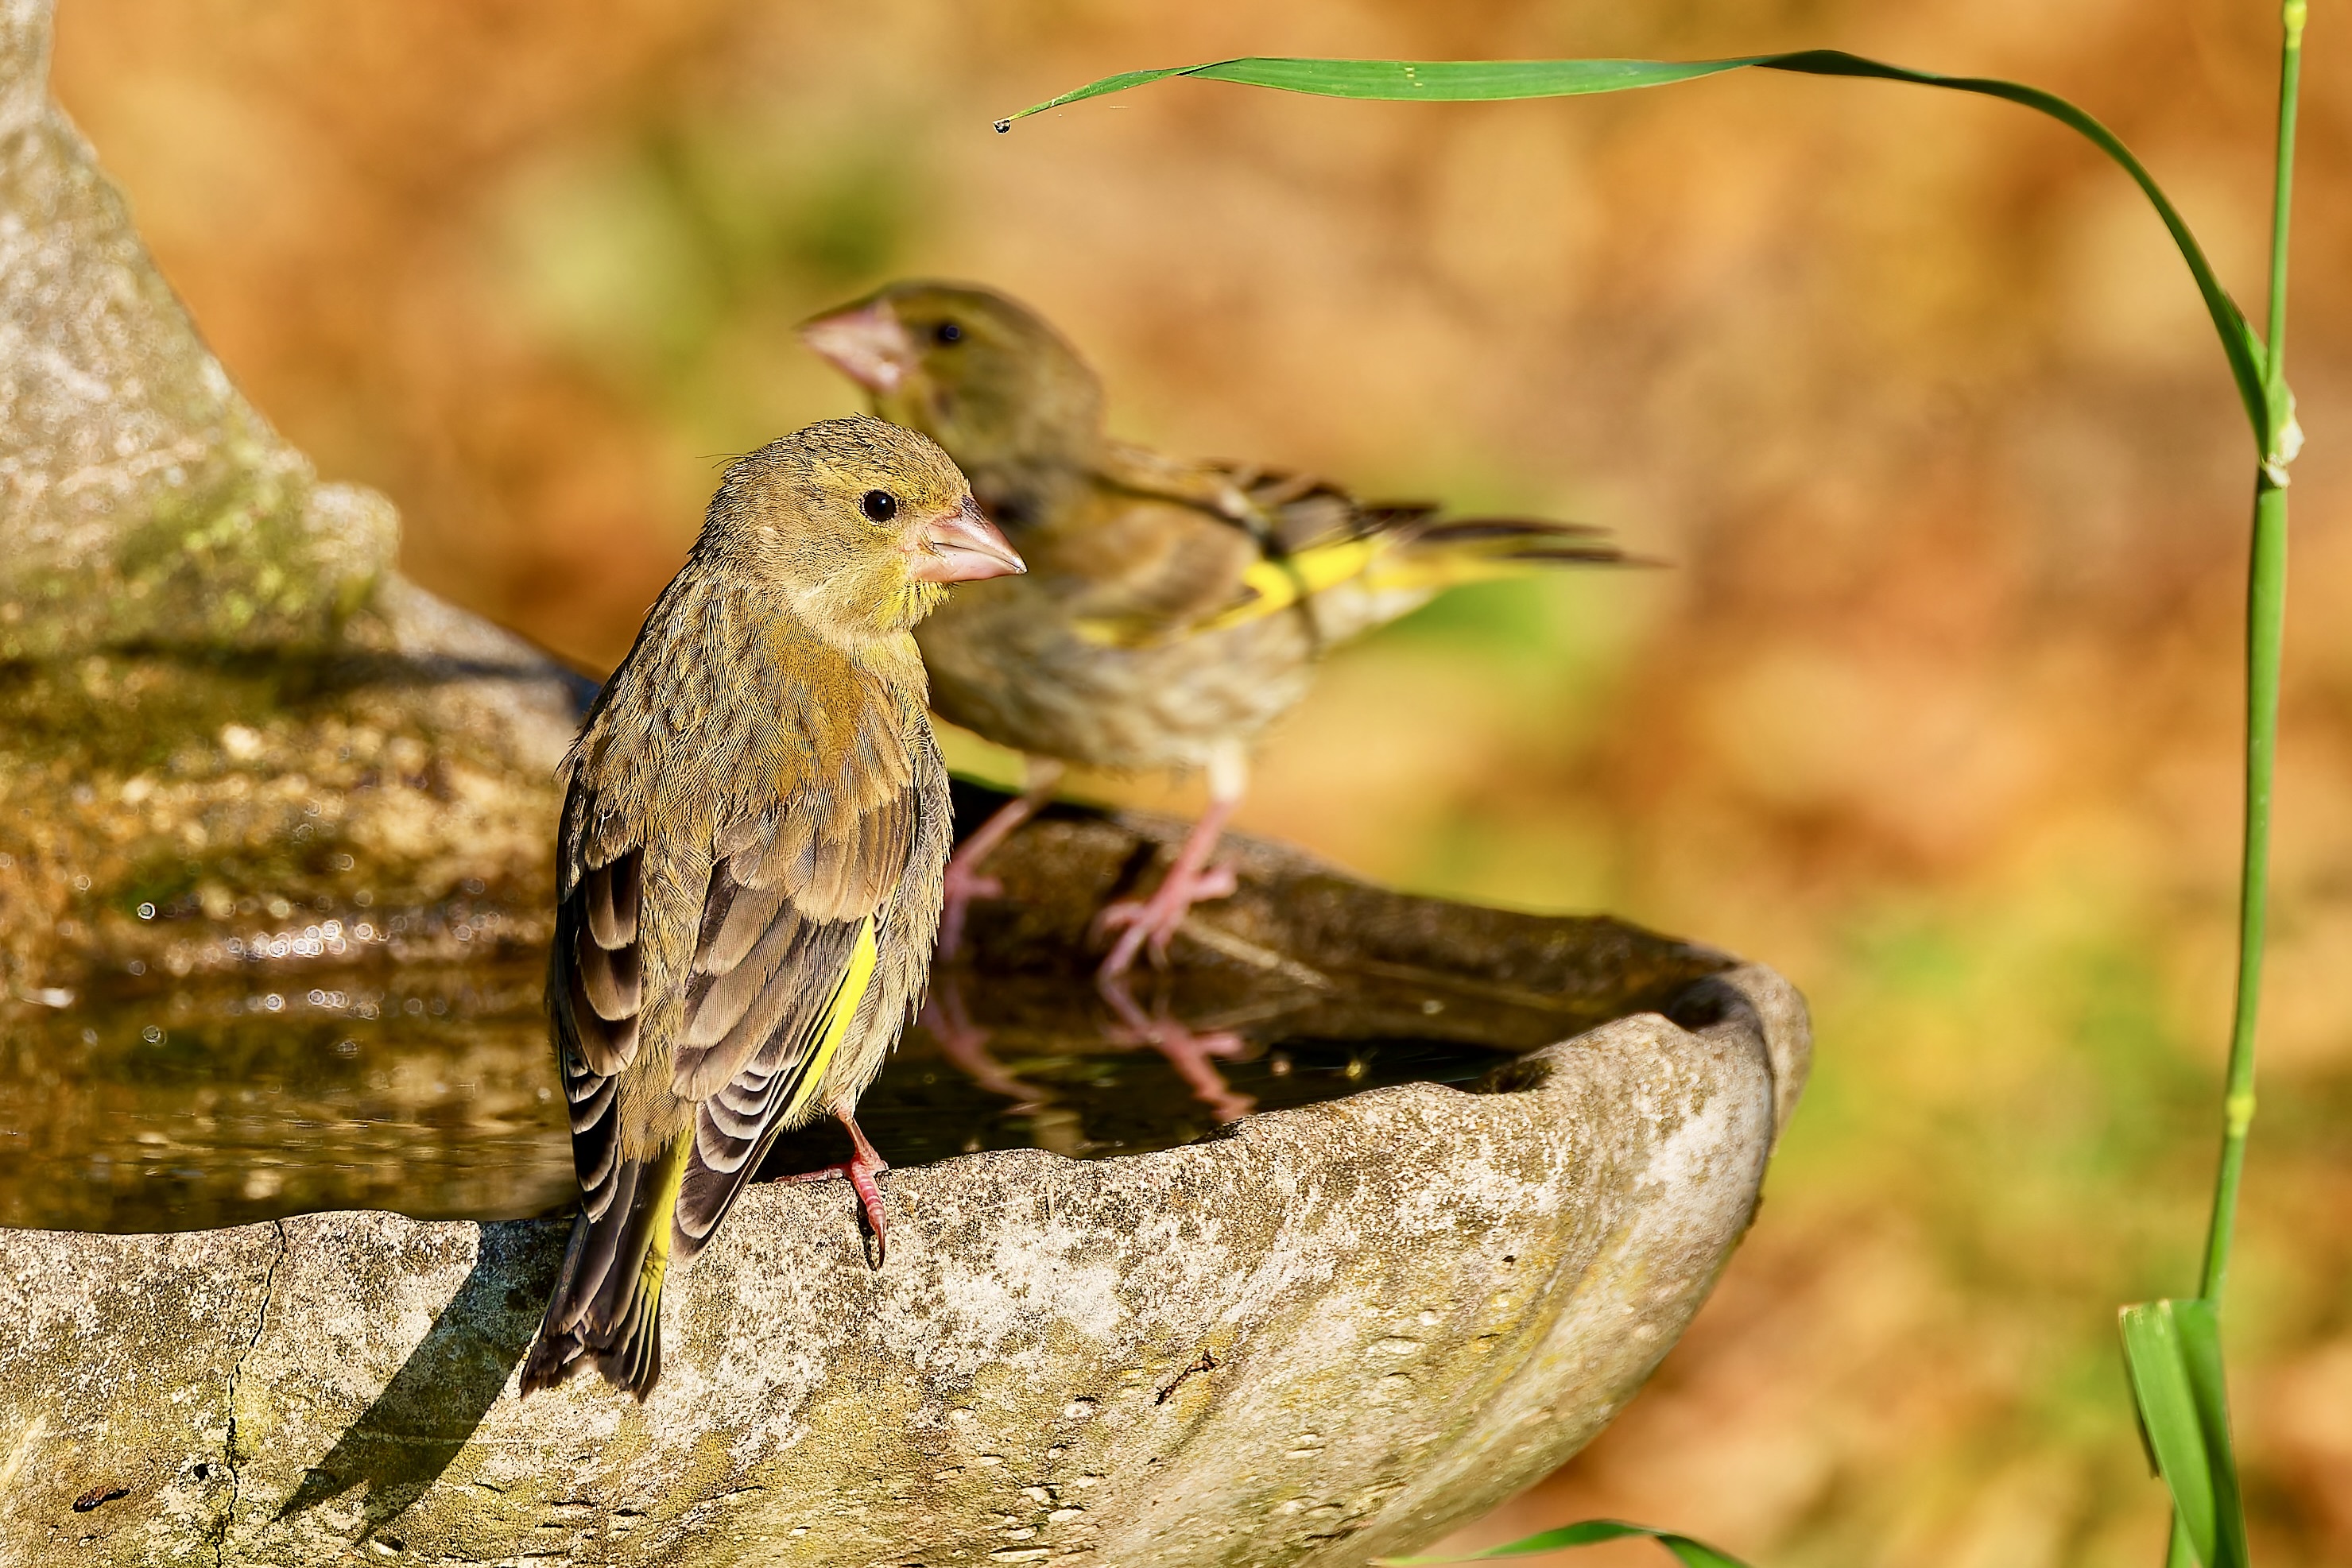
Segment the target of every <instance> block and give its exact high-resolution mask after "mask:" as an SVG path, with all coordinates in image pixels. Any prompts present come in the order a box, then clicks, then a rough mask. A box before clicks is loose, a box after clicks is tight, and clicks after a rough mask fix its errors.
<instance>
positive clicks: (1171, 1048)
mask: <svg viewBox="0 0 2352 1568" xmlns="http://www.w3.org/2000/svg"><path fill="white" fill-rule="evenodd" d="M1095 989H1096V990H1097V991H1099V992H1101V993H1102V998H1103V1000H1105V1001H1107V1002H1108V1003H1109V1004H1110V1007H1111V1011H1113V1012H1115V1013H1117V1014H1118V1019H1119V1021H1118V1027H1117V1028H1115V1029H1113V1030H1111V1031H1110V1034H1111V1039H1112V1040H1115V1041H1117V1042H1118V1044H1121V1045H1148V1046H1150V1047H1151V1048H1152V1049H1153V1050H1154V1051H1158V1052H1160V1055H1162V1056H1164V1057H1166V1058H1167V1059H1168V1062H1169V1065H1170V1066H1171V1067H1173V1068H1175V1069H1176V1071H1177V1073H1178V1075H1179V1076H1181V1078H1182V1079H1183V1080H1184V1082H1186V1083H1188V1084H1190V1085H1192V1093H1193V1095H1194V1096H1195V1097H1196V1098H1197V1099H1199V1101H1200V1102H1201V1103H1202V1104H1203V1105H1206V1106H1207V1107H1208V1108H1209V1109H1210V1110H1212V1111H1213V1112H1215V1113H1216V1116H1217V1120H1219V1121H1220V1122H1238V1121H1239V1120H1241V1119H1242V1118H1243V1117H1244V1116H1246V1115H1248V1114H1249V1113H1250V1112H1251V1110H1252V1109H1253V1108H1255V1106H1256V1104H1257V1102H1256V1101H1255V1100H1254V1099H1252V1098H1250V1096H1248V1095H1246V1094H1236V1093H1234V1088H1233V1085H1232V1084H1230V1083H1227V1082H1225V1079H1224V1074H1223V1073H1221V1072H1219V1071H1217V1068H1216V1064H1215V1063H1214V1062H1213V1061H1210V1060H1209V1059H1210V1058H1211V1057H1215V1056H1239V1055H1241V1054H1242V1052H1244V1051H1246V1050H1248V1049H1249V1046H1248V1042H1247V1041H1245V1040H1243V1039H1242V1037H1241V1036H1239V1035H1237V1034H1234V1033H1232V1032H1230V1031H1228V1030H1217V1031H1216V1032H1215V1033H1213V1034H1194V1033H1193V1032H1192V1030H1188V1029H1186V1028H1185V1027H1184V1026H1183V1025H1182V1024H1181V1023H1178V1022H1177V1021H1176V1020H1175V1019H1171V1018H1168V1017H1165V1016H1162V1017H1158V1018H1147V1017H1145V1016H1144V1011H1143V1009H1142V1008H1140V1007H1139V1006H1138V1005H1137V1004H1136V1000H1135V998H1134V996H1133V995H1131V994H1130V993H1129V990H1128V988H1127V980H1126V977H1123V976H1115V977H1100V978H1097V981H1096V982H1095Z"/></svg>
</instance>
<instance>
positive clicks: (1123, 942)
mask: <svg viewBox="0 0 2352 1568" xmlns="http://www.w3.org/2000/svg"><path fill="white" fill-rule="evenodd" d="M1240 885H1241V883H1239V881H1237V880H1236V879H1235V877H1234V868H1233V867H1231V866H1229V865H1213V866H1208V867H1205V868H1203V869H1202V870H1200V871H1192V870H1190V869H1188V868H1187V867H1186V866H1185V865H1184V863H1183V862H1181V861H1179V862H1177V863H1176V865H1175V866H1174V868H1173V869H1171V871H1170V872H1169V873H1168V876H1167V880H1165V881H1163V882H1162V883H1160V887H1159V889H1158V891H1156V892H1155V893H1153V894H1152V895H1151V896H1150V898H1149V899H1132V898H1125V899H1121V900H1119V901H1118V903H1117V904H1106V905H1105V906H1104V907H1103V909H1102V912H1101V913H1100V914H1098V915H1096V916H1095V930H1096V932H1097V935H1099V934H1100V933H1102V932H1106V931H1117V932H1118V933H1119V938H1118V946H1114V947H1113V948H1111V950H1110V956H1108V958H1105V959H1104V960H1103V962H1102V967H1101V968H1100V969H1099V970H1097V977H1098V978H1100V979H1102V980H1106V981H1108V980H1115V979H1117V978H1118V977H1119V976H1121V975H1124V974H1126V973H1127V972H1128V970H1129V969H1131V968H1133V967H1135V960H1136V958H1137V956H1139V955H1140V954H1141V953H1143V952H1144V951H1145V950H1146V948H1147V947H1148V948H1149V949H1150V954H1151V961H1152V962H1153V963H1154V964H1157V965H1159V966H1160V967H1163V968H1164V967H1167V963H1168V944H1169V942H1170V941H1171V940H1172V939H1173V938H1174V936H1175V935H1176V930H1177V927H1179V926H1181V925H1183V924H1184V917H1185V916H1186V915H1190V914H1191V913H1192V906H1193V905H1194V904H1206V903H1208V902H1210V901H1211V900H1212V899H1218V898H1231V897H1232V896H1233V894H1234V889H1235V888H1237V887H1239V886H1240Z"/></svg>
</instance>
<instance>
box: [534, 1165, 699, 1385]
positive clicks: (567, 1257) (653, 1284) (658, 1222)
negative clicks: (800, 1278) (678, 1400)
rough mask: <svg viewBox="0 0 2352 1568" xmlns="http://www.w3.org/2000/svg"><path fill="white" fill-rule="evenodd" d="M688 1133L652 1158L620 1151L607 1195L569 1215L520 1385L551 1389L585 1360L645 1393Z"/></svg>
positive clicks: (655, 1364) (654, 1374) (657, 1341)
mask: <svg viewBox="0 0 2352 1568" xmlns="http://www.w3.org/2000/svg"><path fill="white" fill-rule="evenodd" d="M692 1144H693V1134H691V1133H688V1134H685V1135H683V1136H681V1137H679V1138H678V1139H677V1140H676V1141H675V1142H673V1143H672V1144H671V1145H669V1147H668V1148H667V1149H665V1150H663V1151H662V1152H661V1153H660V1154H658V1155H655V1156H653V1157H652V1158H650V1159H644V1158H640V1159H625V1160H623V1161H621V1162H620V1166H619V1169H618V1170H617V1171H616V1172H615V1173H614V1194H613V1201H612V1203H611V1204H610V1206H608V1207H606V1208H605V1209H604V1213H602V1214H601V1215H594V1216H592V1215H590V1214H588V1213H587V1212H585V1211H584V1210H583V1212H582V1213H581V1214H580V1215H579V1216H578V1217H577V1218H574V1219H573V1220H572V1239H571V1242H570V1243H569V1245H567V1246H566V1247H565V1249H564V1253H563V1270H562V1273H561V1274H559V1275H558V1276H557V1277H556V1281H555V1290H554V1292H553V1294H552V1295H551V1296H550V1297H549V1299H548V1302H547V1315H546V1317H544V1318H543V1319H541V1322H540V1325H539V1337H538V1338H537V1339H535V1340H534V1341H532V1343H531V1347H530V1354H529V1355H527V1356H525V1357H524V1358H523V1364H522V1392H523V1393H524V1394H525V1395H526V1396H529V1395H532V1394H536V1393H538V1392H539V1391H540V1390H541V1389H543V1388H552V1387H554V1386H555V1385H557V1384H559V1383H562V1381H563V1380H564V1379H565V1378H567V1377H569V1376H570V1375H572V1373H573V1372H575V1371H577V1370H579V1369H580V1366H581V1365H582V1364H583V1362H590V1361H593V1363H594V1364H595V1366H596V1370H597V1371H599V1372H601V1373H603V1374H604V1377H605V1379H606V1380H607V1381H608V1382H610V1383H612V1384H613V1385H614V1386H615V1387H618V1388H623V1389H625V1390H627V1391H628V1392H629V1393H632V1394H634V1395H635V1396H637V1397H638V1398H639V1399H643V1398H644V1397H645V1396H646V1395H647V1394H648V1393H650V1392H652V1390H653V1386H654V1384H655V1382H656V1380H657V1379H658V1378H659V1377H660V1376H661V1289H662V1279H663V1276H664V1275H666V1274H667V1272H668V1270H669V1251H670V1220H671V1215H672V1213H673V1211H674V1210H675V1209H676V1208H677V1189H678V1181H679V1178H680V1177H681V1176H683V1175H684V1174H685V1169H686V1153H687V1150H688V1148H689V1147H690V1146H691V1145H692Z"/></svg>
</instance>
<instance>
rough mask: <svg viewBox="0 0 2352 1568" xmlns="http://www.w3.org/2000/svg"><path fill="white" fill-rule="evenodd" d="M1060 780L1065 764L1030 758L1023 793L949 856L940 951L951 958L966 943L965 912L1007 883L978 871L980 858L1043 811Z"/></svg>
mask: <svg viewBox="0 0 2352 1568" xmlns="http://www.w3.org/2000/svg"><path fill="white" fill-rule="evenodd" d="M1061 781H1062V765H1061V764H1060V763H1058V762H1055V761H1054V760H1052V759H1051V758H1044V757H1032V758H1029V759H1028V784H1027V787H1026V788H1024V789H1023V790H1022V791H1021V793H1020V794H1018V795H1016V796H1014V797H1013V799H1012V800H1007V801H1006V802H1004V804H1003V805H1002V806H999V807H998V808H997V809H996V812H995V814H994V815H993V816H992V817H990V818H989V819H988V821H985V822H982V824H981V825H980V826H979V827H977V828H975V829H974V830H972V834H971V837H970V838H968V839H966V840H964V841H963V842H961V843H960V844H958V845H957V846H956V851H955V853H954V854H952V855H950V856H949V857H948V872H947V888H946V896H945V897H944V898H943V899H942V900H941V901H940V957H942V958H952V957H954V956H956V954H957V952H958V951H960V950H961V948H962V946H963V919H964V911H965V909H966V908H967V906H969V905H970V904H972V903H974V902H975V901H977V900H980V899H984V898H1001V897H1003V895H1004V884H1003V883H1001V882H999V881H997V880H996V879H995V878H994V877H992V876H982V875H981V874H980V862H982V861H984V860H986V859H987V858H988V857H989V856H990V855H992V854H994V853H995V852H996V851H997V849H998V847H999V846H1001V845H1002V844H1003V842H1004V841H1005V840H1007V839H1009V838H1011V837H1012V836H1013V830H1014V829H1015V828H1018V827H1019V826H1020V825H1021V824H1022V823H1024V822H1025V821H1028V820H1029V819H1030V818H1032V817H1034V816H1035V815H1036V814H1037V813H1038V812H1039V811H1040V810H1044V809H1045V802H1046V801H1048V800H1052V799H1053V798H1054V787H1055V785H1057V784H1059V783H1060V782H1061Z"/></svg>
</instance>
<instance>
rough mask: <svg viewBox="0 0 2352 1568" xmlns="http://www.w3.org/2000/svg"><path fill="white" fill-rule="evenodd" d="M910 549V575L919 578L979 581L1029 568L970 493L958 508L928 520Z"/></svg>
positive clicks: (942, 580)
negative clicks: (982, 514)
mask: <svg viewBox="0 0 2352 1568" xmlns="http://www.w3.org/2000/svg"><path fill="white" fill-rule="evenodd" d="M908 553H909V554H910V555H912V556H913V558H914V559H912V560H911V561H909V562H908V566H907V575H908V577H911V578H913V579H914V580H916V581H917V582H978V581H980V580H982V578H990V577H1013V576H1017V575H1018V574H1020V573H1022V572H1025V571H1027V570H1029V567H1028V563H1027V562H1025V561H1024V560H1023V559H1021V556H1020V554H1019V552H1018V551H1016V550H1014V549H1013V546H1012V545H1011V544H1009V543H1007V542H1006V540H1005V538H1004V536H1003V534H1001V533H999V532H997V531H996V525H995V524H994V523H992V522H990V521H989V520H988V519H987V518H986V517H982V516H981V514H980V505H979V503H978V502H976V501H974V500H973V499H972V498H971V497H969V496H967V497H964V502H963V505H962V506H961V507H959V508H958V509H957V510H955V511H952V512H950V513H949V514H948V515H947V516H946V517H935V518H933V519H932V520H931V521H929V522H928V523H925V524H924V525H923V527H922V530H921V531H920V532H919V533H918V534H916V536H915V538H914V539H913V541H912V542H911V544H910V545H909V547H908Z"/></svg>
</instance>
